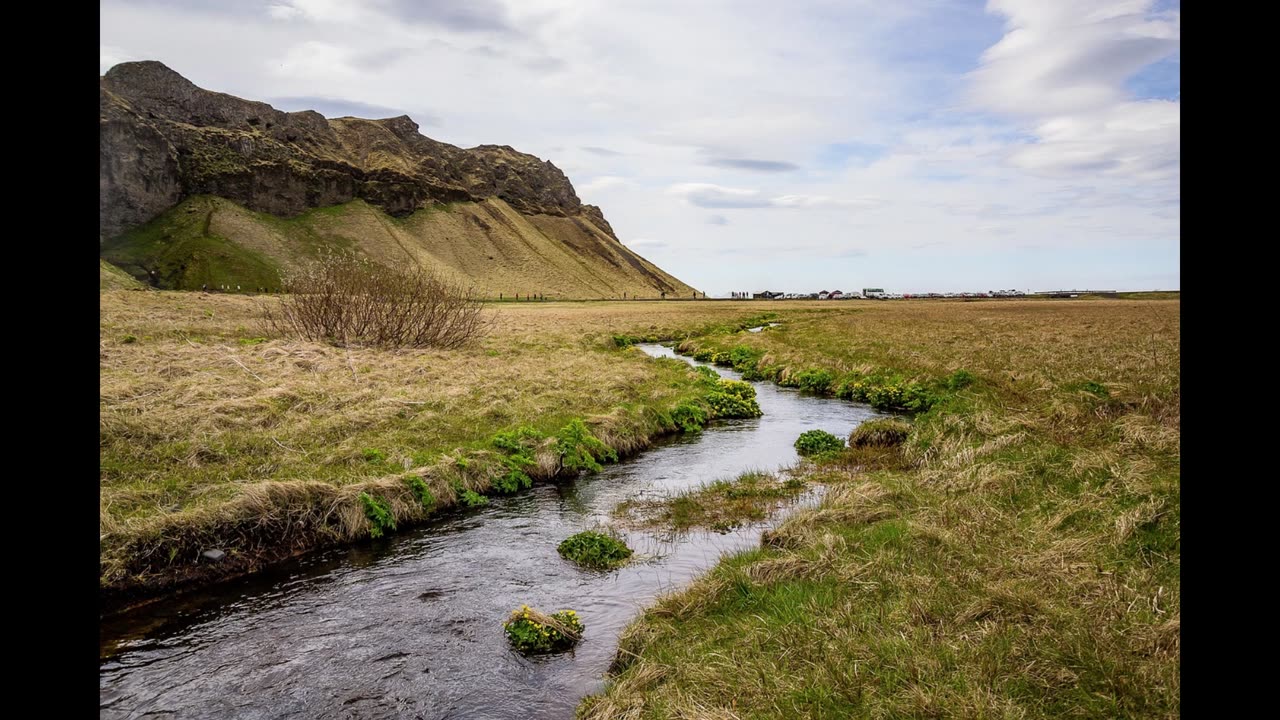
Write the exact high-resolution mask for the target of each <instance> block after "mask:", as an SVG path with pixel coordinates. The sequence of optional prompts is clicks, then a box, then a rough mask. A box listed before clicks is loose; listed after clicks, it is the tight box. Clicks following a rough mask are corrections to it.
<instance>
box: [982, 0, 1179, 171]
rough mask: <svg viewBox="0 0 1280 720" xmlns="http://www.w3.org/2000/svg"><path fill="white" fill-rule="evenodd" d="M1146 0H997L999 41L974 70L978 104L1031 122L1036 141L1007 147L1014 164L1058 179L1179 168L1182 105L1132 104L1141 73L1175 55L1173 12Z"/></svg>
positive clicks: (1176, 37)
mask: <svg viewBox="0 0 1280 720" xmlns="http://www.w3.org/2000/svg"><path fill="white" fill-rule="evenodd" d="M1151 7H1152V2H1150V0H1127V1H1126V2H1114V1H1113V0H1089V1H1088V2H1076V3H1062V2H1057V1H1056V0H992V2H990V3H989V5H988V9H989V10H991V11H993V12H996V13H999V14H1001V15H1003V16H1005V17H1006V18H1007V23H1006V33H1005V35H1004V37H1003V38H1001V40H1000V41H999V42H997V43H996V44H995V45H993V46H992V47H991V48H989V49H988V50H987V51H986V52H984V53H983V55H982V65H981V67H979V68H978V69H977V70H976V71H974V72H973V73H972V81H973V84H972V88H971V90H972V97H973V99H974V101H975V102H976V103H977V104H978V105H979V106H981V107H984V108H987V109H990V110H994V111H997V112H1001V113H1005V114H1008V115H1010V116H1016V117H1021V118H1026V119H1028V120H1029V121H1030V122H1031V125H1030V127H1029V128H1028V129H1029V131H1030V132H1031V134H1032V135H1034V138H1035V139H1034V141H1032V142H1030V143H1026V144H1024V145H1023V146H1021V147H1014V148H1012V149H1011V152H1010V155H1009V160H1010V162H1011V163H1012V164H1013V165H1015V166H1016V167H1019V168H1023V169H1026V170H1029V171H1032V172H1038V173H1045V174H1049V175H1054V176H1072V175H1087V174H1091V173H1092V174H1099V175H1104V176H1127V177H1131V178H1133V179H1135V180H1158V179H1167V178H1171V177H1173V176H1175V175H1176V174H1177V171H1178V165H1179V151H1180V115H1181V103H1180V102H1179V101H1176V100H1160V99H1148V100H1135V99H1133V98H1132V97H1131V96H1130V93H1129V91H1128V90H1127V89H1126V87H1125V83H1126V81H1128V79H1129V78H1130V77H1132V76H1133V75H1134V73H1136V72H1137V71H1138V70H1141V69H1142V68H1143V67H1145V66H1147V65H1150V64H1151V63H1153V62H1155V61H1157V60H1161V59H1163V58H1166V57H1168V56H1170V55H1172V54H1173V53H1176V52H1177V51H1178V48H1179V42H1180V39H1179V38H1180V15H1179V13H1178V12H1177V11H1173V12H1166V13H1157V14H1152V13H1151Z"/></svg>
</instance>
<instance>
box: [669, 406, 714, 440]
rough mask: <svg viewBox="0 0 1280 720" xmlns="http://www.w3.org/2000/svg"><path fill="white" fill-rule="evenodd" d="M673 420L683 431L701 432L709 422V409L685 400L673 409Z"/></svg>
mask: <svg viewBox="0 0 1280 720" xmlns="http://www.w3.org/2000/svg"><path fill="white" fill-rule="evenodd" d="M671 421H672V422H673V423H675V425H676V427H678V428H680V431H681V432H687V433H688V432H699V431H700V430H702V428H703V426H705V425H706V424H707V411H706V410H705V409H704V408H703V407H702V406H701V405H699V404H698V403H695V402H683V403H680V404H679V405H677V406H676V407H675V409H674V410H672V411H671Z"/></svg>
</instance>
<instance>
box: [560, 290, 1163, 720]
mask: <svg viewBox="0 0 1280 720" xmlns="http://www.w3.org/2000/svg"><path fill="white" fill-rule="evenodd" d="M770 307H774V306H773V305H770ZM778 307H790V306H789V305H780V306H778ZM1179 315H1180V313H1179V303H1178V302H1177V301H1176V300H1174V301H1169V300H1161V301H1130V300H1099V301H1091V300H1082V301H1070V302H1052V301H1016V302H976V303H951V302H910V301H907V302H897V303H877V304H873V305H870V306H868V305H867V304H858V305H854V306H841V309H840V311H838V312H831V313H822V314H810V315H806V316H796V317H791V316H789V315H788V313H787V311H785V310H783V311H782V312H781V316H782V319H783V323H784V324H783V325H782V327H780V328H777V329H775V330H770V331H768V332H764V333H759V334H751V335H749V334H742V335H737V336H719V337H708V338H705V339H701V340H692V341H689V342H687V343H686V344H685V348H684V349H685V350H686V351H689V352H699V353H702V354H703V355H704V356H705V355H712V356H714V355H715V354H718V353H729V352H732V351H733V348H734V347H735V346H736V347H742V346H746V348H748V349H749V350H750V352H747V351H743V350H739V351H738V355H739V357H741V358H751V360H750V362H751V364H752V365H753V367H752V368H748V369H749V370H751V371H752V372H754V373H756V374H760V375H764V376H770V377H776V378H779V379H781V380H782V381H783V382H784V383H786V382H791V383H793V384H794V383H796V382H797V380H796V378H797V377H805V378H815V377H816V378H822V379H823V382H820V383H819V387H815V388H813V389H815V390H818V391H820V392H828V393H840V392H846V393H847V392H849V390H848V388H849V387H851V386H852V384H853V383H863V384H870V385H873V386H875V385H881V386H883V385H886V384H891V383H894V382H904V381H906V380H909V379H912V378H914V379H920V380H925V379H928V378H935V379H938V378H961V379H963V381H962V382H953V383H952V385H953V386H954V387H955V389H954V390H949V391H947V392H945V393H943V394H941V395H940V402H939V403H938V404H936V405H934V406H933V407H932V409H931V410H929V411H928V412H926V413H923V414H921V415H918V416H917V417H916V418H915V421H914V424H913V429H912V432H911V433H910V434H909V435H908V436H907V439H906V441H905V443H904V444H902V445H898V446H896V448H895V449H885V448H883V447H878V446H877V444H875V443H868V444H863V445H861V446H859V447H853V448H850V449H848V450H845V451H843V452H842V453H840V454H838V455H835V456H831V457H827V458H825V459H823V460H821V461H820V462H819V463H818V464H816V465H813V466H806V467H805V469H804V470H803V471H802V473H801V474H800V478H801V479H802V480H807V481H821V482H825V483H828V487H829V490H828V493H827V495H826V497H825V499H824V501H823V502H822V504H821V506H820V507H818V508H816V509H813V510H808V511H802V512H800V513H798V514H796V515H794V516H792V517H790V518H789V519H788V520H787V521H786V522H785V523H784V524H783V525H782V526H781V527H780V528H779V529H778V530H776V531H774V532H771V533H767V534H766V537H765V538H764V541H763V542H762V545H761V547H760V549H758V550H754V551H751V552H747V553H743V554H740V555H737V556H734V557H730V558H727V559H725V560H724V561H722V562H721V563H720V564H719V566H718V567H716V568H715V569H714V570H713V571H712V572H710V573H709V574H707V575H706V576H705V577H703V578H702V579H701V580H699V581H698V582H696V583H695V584H694V585H693V586H691V587H689V588H687V589H684V590H680V591H678V592H675V593H673V594H671V595H668V596H666V597H664V598H663V599H661V600H660V601H659V602H658V603H657V604H656V605H654V606H653V607H652V608H650V609H649V610H647V611H646V612H645V613H644V615H643V616H642V617H641V618H640V619H639V620H637V621H636V622H635V623H634V624H633V625H632V626H631V627H629V628H628V629H627V631H626V632H625V633H624V635H623V638H622V640H621V647H620V650H619V653H618V656H617V660H616V662H615V666H614V668H613V674H612V676H611V678H610V680H609V683H608V686H607V689H606V691H605V692H604V693H603V694H602V695H599V696H594V697H590V698H588V699H587V700H585V701H584V702H583V704H582V705H581V706H580V708H579V715H580V716H581V717H583V718H590V719H595V718H601V719H603V718H618V717H627V718H688V717H700V718H795V717H814V718H837V717H838V718H847V717H848V718H887V717H988V718H995V717H999V718H1063V717H1077V718H1086V717H1087V718H1103V717H1106V718H1118V717H1161V718H1176V717H1178V716H1179V714H1180V709H1179V701H1178V694H1179V679H1180V672H1179V639H1180V601H1179V585H1180V583H1179V569H1180V558H1179V550H1180V545H1181V539H1180V537H1181V533H1180V525H1179V517H1180V508H1179V475H1180V473H1179V442H1180V437H1179V419H1180V411H1179V395H1180V377H1179V345H1178V342H1179ZM961 370H963V371H965V373H964V374H960V373H958V372H957V371H961ZM894 376H898V377H897V378H896V379H895V377H894ZM855 434H856V433H855Z"/></svg>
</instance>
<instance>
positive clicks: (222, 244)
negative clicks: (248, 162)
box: [101, 197, 280, 292]
mask: <svg viewBox="0 0 1280 720" xmlns="http://www.w3.org/2000/svg"><path fill="white" fill-rule="evenodd" d="M210 202H211V201H210V200H208V199H207V198H201V197H195V198H189V199H187V200H185V201H183V202H182V203H180V204H179V205H177V206H176V207H174V208H173V209H171V210H169V211H168V212H165V213H163V214H161V215H160V216H158V217H157V218H155V219H154V220H152V221H151V222H149V223H146V224H145V225H141V226H139V227H137V228H134V229H133V230H130V231H129V232H127V233H125V234H123V235H121V236H120V237H117V238H113V239H111V240H108V241H107V242H106V243H104V244H103V245H102V248H101V255H102V258H103V259H105V260H108V261H110V262H112V263H114V264H115V265H118V266H119V267H120V268H122V269H123V270H124V271H126V272H128V273H129V274H130V275H131V276H133V277H134V278H137V279H138V280H139V281H141V282H144V283H146V284H149V285H154V286H155V287H159V288H164V289H171V290H199V289H201V287H203V286H206V285H207V286H208V287H209V288H210V289H215V288H219V287H221V286H222V285H224V284H225V285H229V286H232V287H234V286H236V285H239V286H240V287H241V289H242V290H243V291H245V292H250V291H253V290H256V289H257V288H259V287H266V288H278V287H279V286H280V275H279V267H278V265H277V264H276V263H274V262H272V261H271V260H269V259H268V258H266V257H264V256H262V255H260V254H259V253H257V252H254V251H253V250H250V249H249V248H247V247H245V246H243V245H242V244H238V243H236V242H233V241H231V240H230V239H228V238H226V237H222V236H220V235H217V234H215V233H212V232H211V231H210V230H209V216H210V214H211V213H212V212H214V209H213V207H212V206H211V204H210Z"/></svg>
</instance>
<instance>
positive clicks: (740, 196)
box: [667, 183, 884, 209]
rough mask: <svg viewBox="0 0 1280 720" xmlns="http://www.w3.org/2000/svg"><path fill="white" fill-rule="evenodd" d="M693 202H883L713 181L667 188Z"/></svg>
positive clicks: (782, 205)
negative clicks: (776, 191)
mask: <svg viewBox="0 0 1280 720" xmlns="http://www.w3.org/2000/svg"><path fill="white" fill-rule="evenodd" d="M667 192H668V193H670V194H672V195H677V196H680V197H682V198H684V200H685V201H686V202H688V203H690V204H692V205H697V206H698V207H703V208H816V207H843V208H855V209H869V208H874V207H880V206H881V205H883V204H884V203H883V201H882V200H880V199H879V198H875V197H860V198H855V199H850V200H842V199H837V198H832V197H828V196H826V195H794V194H789V195H767V194H765V193H763V192H761V191H760V190H749V189H744V188H732V187H723V186H720V185H714V184H711V183H679V184H677V185H672V186H671V187H669V188H667Z"/></svg>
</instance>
